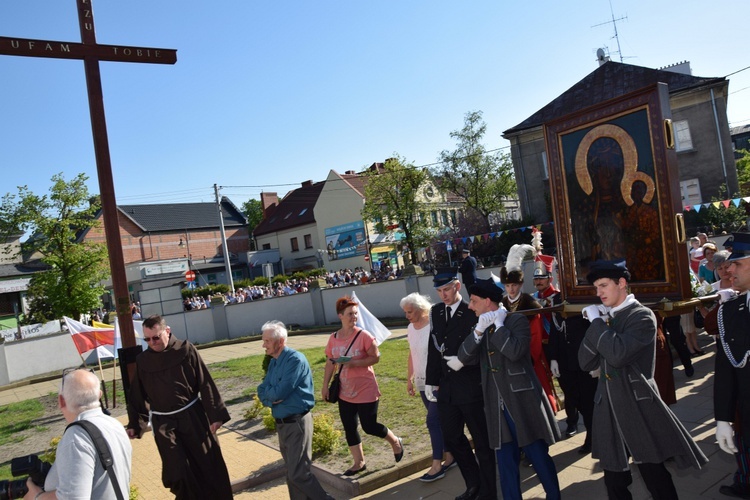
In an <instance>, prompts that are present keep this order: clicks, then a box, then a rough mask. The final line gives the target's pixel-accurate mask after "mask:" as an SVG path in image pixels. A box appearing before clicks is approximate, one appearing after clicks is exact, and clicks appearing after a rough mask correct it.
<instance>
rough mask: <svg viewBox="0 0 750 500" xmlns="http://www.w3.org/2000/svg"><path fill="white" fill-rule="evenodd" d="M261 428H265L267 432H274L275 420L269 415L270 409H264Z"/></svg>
mask: <svg viewBox="0 0 750 500" xmlns="http://www.w3.org/2000/svg"><path fill="white" fill-rule="evenodd" d="M263 427H265V428H266V430H267V431H268V432H276V419H275V418H273V415H271V409H270V408H264V411H263Z"/></svg>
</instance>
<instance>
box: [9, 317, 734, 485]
mask: <svg viewBox="0 0 750 500" xmlns="http://www.w3.org/2000/svg"><path fill="white" fill-rule="evenodd" d="M392 331H393V333H394V336H395V337H399V336H402V335H403V334H405V329H403V328H401V329H397V328H395V329H392ZM327 337H328V334H327V333H322V334H307V335H300V336H292V337H290V338H289V345H290V347H292V348H294V349H306V348H308V347H318V346H321V345H324V344H325V343H326V341H327ZM699 342H700V343H701V345H702V346H703V348H704V350H705V352H706V354H705V355H703V356H701V357H699V358H694V366H695V375H694V377H693V378H690V379H688V378H687V377H685V374H684V372H683V369H682V367H681V366H677V367H675V370H674V377H675V384H676V386H677V397H678V401H677V403H676V404H675V405H673V406H672V409H673V411H674V412H675V414H676V415H677V416H678V418H679V419H680V420H681V421H682V423H683V424H684V425H685V427H686V428H687V429H688V430H689V431H690V432H691V434H692V435H693V437H694V438H695V439H696V441H697V442H698V443H699V445H700V447H701V449H703V452H704V453H705V454H706V456H708V457H709V463H708V465H707V466H706V467H704V468H703V469H702V470H700V471H694V470H692V469H691V470H688V471H676V470H673V476H674V477H675V484H676V486H677V490H678V492H679V494H680V498H682V499H699V498H700V499H722V498H727V497H725V496H723V495H721V494H719V491H718V490H719V486H720V485H722V484H729V483H730V482H731V476H732V473H733V471H734V468H735V463H734V458H733V457H731V456H729V455H727V454H726V453H724V452H722V451H720V450H719V448H718V446H717V445H716V443H715V439H714V435H713V433H714V425H713V403H712V395H713V366H714V345H713V340H712V339H710V338H709V337H707V336H706V335H701V336H700V337H699ZM262 352H263V350H262V348H261V345H260V342H257V341H255V342H246V343H242V344H231V345H224V346H217V347H211V348H206V349H201V356H202V357H203V359H204V360H205V362H206V363H207V364H211V363H215V362H220V361H225V360H228V359H232V358H238V357H244V356H249V355H253V354H261V353H262ZM58 386H59V380H53V381H49V382H42V383H38V384H30V385H26V386H21V387H16V388H11V389H6V390H0V404H7V403H9V402H12V401H20V400H25V399H31V398H37V397H39V396H43V395H47V394H49V393H54V392H56V391H57V389H58ZM564 419H565V415H564V412H561V413H560V414H558V420H559V421H560V422H561V427H562V428H564V426H565V424H564ZM579 431H580V432H579V434H577V435H575V436H573V437H572V438H570V439H568V440H565V441H562V442H560V443H557V444H555V445H554V446H552V448H551V449H550V453H551V455H552V456H553V459H554V461H555V464H556V465H557V468H558V477H559V480H560V486H561V488H562V491H563V495H564V497H566V498H575V499H578V498H580V499H599V498H606V493H605V490H604V485H603V479H602V472H601V469H600V468H599V467H598V464H597V462H596V461H595V460H593V459H592V458H591V456H590V455H587V456H584V457H582V456H581V455H579V454H578V453H577V449H578V448H579V447H580V446H581V445H582V443H583V439H584V434H583V433H584V428H583V425H582V423H581V425H580V426H579ZM219 440H220V442H221V446H222V452H223V454H224V457H225V460H226V462H227V466H228V468H229V473H230V477H231V478H232V481H233V483H236V488H235V489H240V488H243V487H244V488H249V489H245V490H244V491H241V492H239V493H236V494H235V498H238V499H256V498H257V499H261V498H262V499H264V500H266V499H268V500H275V499H283V500H286V499H288V498H289V495H288V494H287V490H286V485H285V483H284V479H283V477H281V476H282V475H283V474H284V468H283V462H282V460H281V456H280V454H279V452H278V451H277V450H275V449H272V448H269V447H267V446H265V445H263V444H261V443H258V442H256V441H253V440H252V439H247V438H245V437H244V436H242V435H241V434H239V433H237V432H235V431H232V430H229V429H224V428H222V429H221V430H220V431H219ZM407 457H408V458H407V459H405V460H404V461H403V462H402V463H401V464H400V466H399V467H398V468H393V469H390V470H387V471H383V472H382V473H373V474H368V475H365V476H364V477H362V478H361V481H362V484H361V486H362V491H370V492H369V493H365V494H362V495H360V496H354V495H353V494H351V493H347V491H356V490H355V489H353V488H352V487H353V486H355V485H356V483H354V482H352V481H349V480H348V479H343V478H342V477H339V476H332V475H330V474H327V473H325V472H321V471H316V473H318V474H319V476H320V477H321V480H322V481H323V482H324V487H325V488H326V489H327V490H328V491H329V492H330V493H331V494H332V495H334V496H335V497H336V498H337V499H344V498H358V499H365V498H367V499H382V500H385V499H392V498H399V499H401V498H404V499H412V498H413V499H421V498H428V497H429V498H431V499H435V500H442V499H450V498H455V497H456V496H457V495H459V494H461V493H463V491H464V484H463V480H462V479H461V474H460V472H459V471H458V470H457V469H453V470H451V471H450V472H448V474H447V475H446V478H445V479H442V480H440V481H436V482H434V483H430V484H425V483H422V482H420V481H419V480H418V478H419V477H420V476H421V475H422V474H423V473H424V470H426V467H424V468H423V466H422V462H424V461H425V460H427V461H429V457H409V455H408V447H407ZM160 474H161V462H160V458H159V455H158V453H157V451H156V447H155V444H154V441H153V439H151V438H150V437H149V436H148V435H147V436H145V437H144V439H140V440H135V441H133V484H135V485H136V486H137V488H138V491H139V492H140V494H141V497H142V498H144V499H161V498H164V499H169V498H172V496H171V495H170V494H169V492H168V491H167V490H165V489H164V487H163V486H162V485H161V478H160ZM248 474H252V475H250V476H248ZM634 476H636V478H635V481H634V484H633V486H632V487H631V489H632V491H633V497H634V498H636V499H648V498H650V496H649V495H648V493H647V491H646V490H645V487H644V486H643V483H642V481H640V480H639V479H638V477H637V476H638V475H637V472H636V473H635V474H634ZM274 477H277V478H278V479H276V480H270V481H269V479H272V478H274ZM521 478H522V482H523V484H522V488H523V491H524V493H523V494H524V498H544V496H545V495H544V491H543V489H542V487H541V486H540V485H539V482H538V480H537V479H536V476H535V475H534V472H533V469H532V468H530V467H524V468H523V470H522V476H521ZM260 481H263V482H262V484H257V483H258V482H260ZM375 485H383V486H382V487H380V488H379V489H374V487H375Z"/></svg>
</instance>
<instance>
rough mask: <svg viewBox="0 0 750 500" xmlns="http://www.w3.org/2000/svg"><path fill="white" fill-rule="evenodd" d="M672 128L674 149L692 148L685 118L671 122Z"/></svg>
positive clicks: (686, 149)
mask: <svg viewBox="0 0 750 500" xmlns="http://www.w3.org/2000/svg"><path fill="white" fill-rule="evenodd" d="M672 127H673V128H674V142H675V144H674V148H675V151H689V150H691V149H693V139H692V138H691V137H690V126H689V125H688V121H687V120H677V121H676V122H673V123H672Z"/></svg>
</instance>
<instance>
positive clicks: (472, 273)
mask: <svg viewBox="0 0 750 500" xmlns="http://www.w3.org/2000/svg"><path fill="white" fill-rule="evenodd" d="M461 254H462V255H463V257H464V260H462V261H461V267H460V271H461V281H463V282H464V288H466V289H467V290H468V289H469V287H470V286H471V285H473V284H474V283H476V282H477V259H475V258H474V257H472V256H471V250H469V249H468V248H464V249H463V250H462V251H461Z"/></svg>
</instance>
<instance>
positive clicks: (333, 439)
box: [312, 414, 341, 456]
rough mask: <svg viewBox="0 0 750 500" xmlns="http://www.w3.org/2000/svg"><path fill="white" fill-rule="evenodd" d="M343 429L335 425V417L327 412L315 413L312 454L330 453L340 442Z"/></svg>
mask: <svg viewBox="0 0 750 500" xmlns="http://www.w3.org/2000/svg"><path fill="white" fill-rule="evenodd" d="M340 438H341V431H340V430H338V429H336V428H334V427H333V417H332V416H331V415H327V414H320V415H313V438H312V454H313V455H314V456H320V455H330V454H331V453H333V452H335V451H336V450H337V449H338V447H339V443H340Z"/></svg>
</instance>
